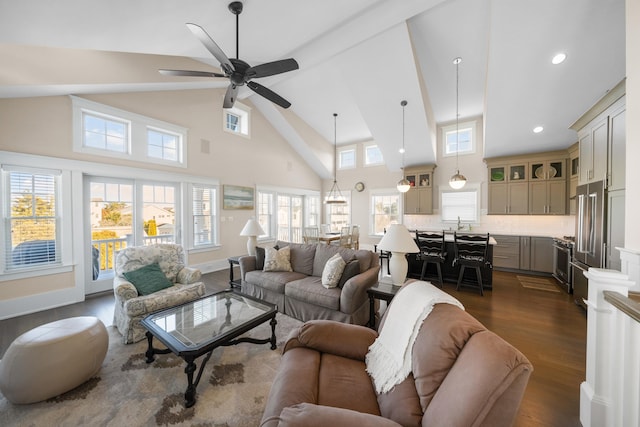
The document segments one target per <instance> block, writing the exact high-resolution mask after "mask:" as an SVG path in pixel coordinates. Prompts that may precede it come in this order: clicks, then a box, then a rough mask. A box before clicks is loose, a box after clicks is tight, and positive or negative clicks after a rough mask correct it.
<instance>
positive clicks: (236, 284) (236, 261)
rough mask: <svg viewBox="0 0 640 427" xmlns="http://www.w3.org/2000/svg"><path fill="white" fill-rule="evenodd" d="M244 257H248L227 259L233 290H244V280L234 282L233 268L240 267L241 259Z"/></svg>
mask: <svg viewBox="0 0 640 427" xmlns="http://www.w3.org/2000/svg"><path fill="white" fill-rule="evenodd" d="M243 256H246V255H238V256H231V257H229V258H227V261H229V285H230V286H231V289H233V288H238V289H240V288H242V280H241V279H238V280H234V278H233V266H234V265H240V258H242V257H243Z"/></svg>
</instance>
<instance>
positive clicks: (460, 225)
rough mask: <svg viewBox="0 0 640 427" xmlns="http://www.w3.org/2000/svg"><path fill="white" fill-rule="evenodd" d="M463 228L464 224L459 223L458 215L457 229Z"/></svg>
mask: <svg viewBox="0 0 640 427" xmlns="http://www.w3.org/2000/svg"><path fill="white" fill-rule="evenodd" d="M460 230H464V224H461V223H460V217H458V231H460Z"/></svg>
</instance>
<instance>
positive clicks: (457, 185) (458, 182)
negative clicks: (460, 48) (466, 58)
mask: <svg viewBox="0 0 640 427" xmlns="http://www.w3.org/2000/svg"><path fill="white" fill-rule="evenodd" d="M461 62H462V58H461V57H459V56H458V57H457V58H455V59H454V60H453V63H454V65H455V66H456V173H455V174H453V176H452V177H451V178H449V186H450V187H451V188H453V189H454V190H460V189H461V188H462V187H464V186H465V184H466V183H467V178H466V177H465V176H464V175H462V174H461V173H460V169H459V168H458V153H459V152H460V146H459V141H460V131H459V129H458V124H459V121H460V113H459V108H458V98H459V93H460V78H459V72H458V67H459V66H460V63H461Z"/></svg>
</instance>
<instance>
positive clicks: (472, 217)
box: [440, 184, 480, 223]
mask: <svg viewBox="0 0 640 427" xmlns="http://www.w3.org/2000/svg"><path fill="white" fill-rule="evenodd" d="M474 187H475V188H474ZM479 210H480V190H479V189H478V188H477V186H474V185H473V184H467V186H466V187H465V188H464V189H463V190H458V191H456V190H452V189H451V190H450V189H444V187H443V189H442V190H441V191H440V211H441V215H442V221H451V222H454V221H458V219H460V222H464V223H477V222H478V218H479Z"/></svg>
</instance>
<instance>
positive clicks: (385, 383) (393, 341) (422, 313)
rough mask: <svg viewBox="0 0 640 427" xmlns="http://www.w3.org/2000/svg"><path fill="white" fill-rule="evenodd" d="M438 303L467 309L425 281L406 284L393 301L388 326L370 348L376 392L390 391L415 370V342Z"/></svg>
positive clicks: (368, 361)
mask: <svg viewBox="0 0 640 427" xmlns="http://www.w3.org/2000/svg"><path fill="white" fill-rule="evenodd" d="M438 303H447V304H453V305H455V306H458V307H460V308H461V309H462V310H464V307H463V306H462V304H461V303H460V301H458V300H457V299H455V298H454V297H452V296H451V295H449V294H447V293H446V292H444V291H441V290H440V289H438V288H436V287H435V286H433V285H432V284H431V283H428V282H423V281H416V282H412V283H410V284H408V285H406V286H405V288H404V289H402V291H401V292H399V293H398V295H396V296H395V297H394V298H393V302H392V303H391V304H390V305H389V308H388V310H389V313H387V317H386V319H385V323H384V327H383V328H382V331H380V335H379V336H378V338H376V340H375V341H374V343H373V344H371V346H370V347H369V352H368V353H367V356H366V360H365V361H366V365H367V372H368V373H369V375H371V377H372V378H373V383H374V385H375V388H376V392H378V393H386V392H388V391H389V390H391V389H392V388H393V387H394V386H395V385H397V384H400V383H401V382H402V381H404V379H405V378H407V376H408V375H409V373H410V372H411V371H412V366H411V350H412V349H413V343H414V342H415V340H416V337H417V336H418V331H419V330H420V326H421V325H422V322H423V321H424V319H426V317H427V315H429V313H431V310H433V306H434V304H438Z"/></svg>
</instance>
